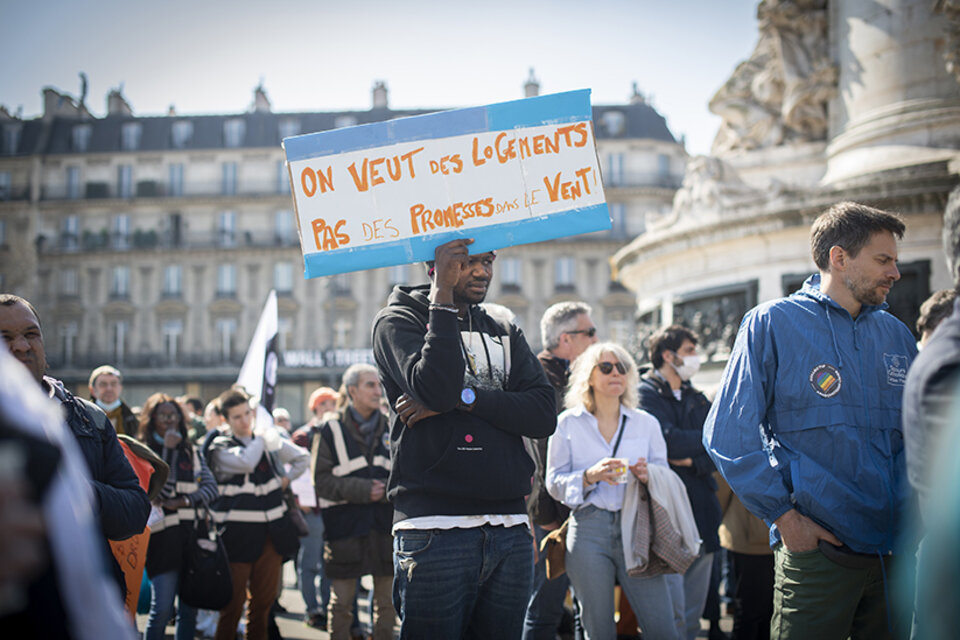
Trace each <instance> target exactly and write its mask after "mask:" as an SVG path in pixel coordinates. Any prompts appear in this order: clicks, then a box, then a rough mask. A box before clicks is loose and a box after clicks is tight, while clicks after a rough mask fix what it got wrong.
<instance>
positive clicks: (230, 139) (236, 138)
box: [223, 118, 247, 147]
mask: <svg viewBox="0 0 960 640" xmlns="http://www.w3.org/2000/svg"><path fill="white" fill-rule="evenodd" d="M246 129H247V125H246V123H245V122H244V121H243V120H240V119H239V118H234V119H232V120H227V121H226V122H224V123H223V144H224V146H226V147H239V146H240V145H241V144H243V134H244V133H246Z"/></svg>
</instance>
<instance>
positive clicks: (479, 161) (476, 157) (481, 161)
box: [473, 136, 487, 167]
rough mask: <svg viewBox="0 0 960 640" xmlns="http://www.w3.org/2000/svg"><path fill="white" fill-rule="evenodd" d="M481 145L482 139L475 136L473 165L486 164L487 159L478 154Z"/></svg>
mask: <svg viewBox="0 0 960 640" xmlns="http://www.w3.org/2000/svg"><path fill="white" fill-rule="evenodd" d="M479 146H480V140H479V139H478V138H477V137H476V136H474V137H473V166H475V167H479V166H480V165H482V164H486V162H487V161H486V160H484V159H483V158H481V157H480V156H479V155H477V149H478V147H479Z"/></svg>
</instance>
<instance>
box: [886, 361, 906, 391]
mask: <svg viewBox="0 0 960 640" xmlns="http://www.w3.org/2000/svg"><path fill="white" fill-rule="evenodd" d="M909 366H910V361H909V360H907V356H905V355H902V354H899V353H885V354H883V368H884V369H886V370H887V384H889V385H890V386H893V387H902V386H903V384H904V383H905V382H906V381H907V369H908V368H909Z"/></svg>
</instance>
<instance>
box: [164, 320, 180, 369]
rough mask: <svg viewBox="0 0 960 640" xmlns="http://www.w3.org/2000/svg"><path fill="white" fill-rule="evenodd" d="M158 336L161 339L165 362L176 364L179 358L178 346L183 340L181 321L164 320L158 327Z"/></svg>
mask: <svg viewBox="0 0 960 640" xmlns="http://www.w3.org/2000/svg"><path fill="white" fill-rule="evenodd" d="M160 335H161V337H162V339H163V355H164V356H166V358H167V362H176V361H177V359H178V358H179V356H180V344H181V342H182V339H183V320H180V319H179V318H177V319H174V320H164V322H163V324H162V325H160Z"/></svg>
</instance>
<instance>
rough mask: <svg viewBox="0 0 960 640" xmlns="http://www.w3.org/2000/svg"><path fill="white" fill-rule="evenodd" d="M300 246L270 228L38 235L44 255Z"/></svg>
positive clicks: (293, 235)
mask: <svg viewBox="0 0 960 640" xmlns="http://www.w3.org/2000/svg"><path fill="white" fill-rule="evenodd" d="M297 246H299V239H298V238H297V234H296V233H295V232H292V233H288V234H278V233H275V232H269V231H235V232H232V233H228V232H222V231H184V232H181V233H179V234H174V233H171V232H166V231H155V230H153V229H147V230H141V229H138V230H136V231H134V232H133V233H130V234H126V235H122V236H121V235H118V234H116V233H110V232H108V231H106V230H101V231H84V232H82V233H81V234H72V233H61V234H60V235H59V236H56V237H49V236H39V237H38V241H37V249H38V251H39V252H40V253H42V254H45V255H56V254H61V253H78V252H83V251H98V252H103V251H117V252H126V251H143V250H149V249H157V250H174V249H257V248H260V249H264V248H276V247H279V248H285V247H297Z"/></svg>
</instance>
